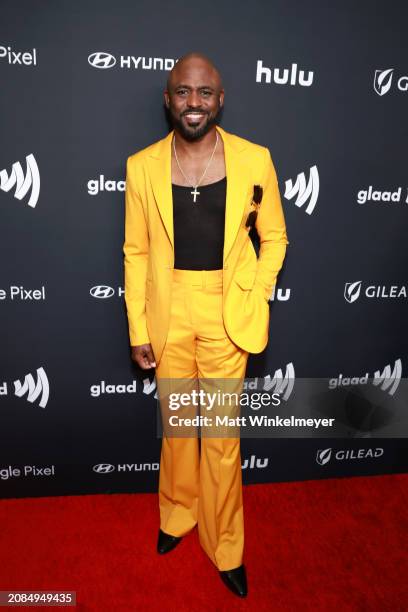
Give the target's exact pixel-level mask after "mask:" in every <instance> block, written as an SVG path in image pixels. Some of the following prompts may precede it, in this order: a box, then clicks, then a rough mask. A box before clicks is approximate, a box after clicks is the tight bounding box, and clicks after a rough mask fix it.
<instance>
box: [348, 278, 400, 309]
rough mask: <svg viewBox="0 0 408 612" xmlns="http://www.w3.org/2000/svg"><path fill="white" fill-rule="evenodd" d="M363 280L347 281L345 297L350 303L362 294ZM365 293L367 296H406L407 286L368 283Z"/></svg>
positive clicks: (382, 297)
mask: <svg viewBox="0 0 408 612" xmlns="http://www.w3.org/2000/svg"><path fill="white" fill-rule="evenodd" d="M362 282H363V281H355V282H353V283H346V284H345V286H344V298H345V300H346V301H347V302H348V303H349V304H352V303H353V302H355V301H356V300H358V298H359V297H360V295H361V288H362ZM363 295H364V296H365V297H367V298H381V299H388V298H406V297H407V288H406V286H405V285H401V286H400V287H399V286H398V285H391V286H390V287H386V286H385V285H368V286H367V287H366V288H365V290H364V291H363Z"/></svg>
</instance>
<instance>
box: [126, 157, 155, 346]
mask: <svg viewBox="0 0 408 612" xmlns="http://www.w3.org/2000/svg"><path fill="white" fill-rule="evenodd" d="M131 163H132V162H131V158H128V160H127V164H126V192H125V242H124V244H123V253H124V273H125V302H126V310H127V317H128V325H129V338H130V344H131V346H136V345H140V344H148V343H150V339H149V335H148V332H147V325H146V302H145V291H146V274H147V262H148V257H149V234H148V229H147V223H146V217H145V212H144V208H143V204H142V200H141V198H140V195H139V193H138V192H137V189H136V185H135V176H134V173H132V168H131ZM133 163H134V162H133Z"/></svg>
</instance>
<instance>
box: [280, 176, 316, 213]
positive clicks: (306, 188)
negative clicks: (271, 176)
mask: <svg viewBox="0 0 408 612" xmlns="http://www.w3.org/2000/svg"><path fill="white" fill-rule="evenodd" d="M319 185H320V183H319V172H318V170H317V166H312V167H311V168H310V169H309V180H308V182H307V184H306V177H305V173H304V172H301V173H300V174H298V175H297V178H296V181H295V183H293V182H292V179H288V180H287V181H285V194H284V197H285V198H286V199H287V200H291V199H292V198H294V197H296V200H295V205H296V206H298V207H299V208H301V207H302V206H303V205H304V204H305V203H306V202H307V200H309V203H308V205H307V206H306V208H305V212H306V213H307V214H308V215H311V214H312V212H313V209H314V207H315V206H316V202H317V198H318V196H319Z"/></svg>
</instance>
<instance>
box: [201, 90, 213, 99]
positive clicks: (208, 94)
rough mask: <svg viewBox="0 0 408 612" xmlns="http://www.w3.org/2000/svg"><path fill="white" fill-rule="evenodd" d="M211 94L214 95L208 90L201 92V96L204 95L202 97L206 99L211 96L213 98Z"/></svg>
mask: <svg viewBox="0 0 408 612" xmlns="http://www.w3.org/2000/svg"><path fill="white" fill-rule="evenodd" d="M211 93H212V92H211V91H209V90H208V89H204V90H203V91H202V92H201V95H202V96H204V97H205V98H208V97H209V96H211Z"/></svg>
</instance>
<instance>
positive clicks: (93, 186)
mask: <svg viewBox="0 0 408 612" xmlns="http://www.w3.org/2000/svg"><path fill="white" fill-rule="evenodd" d="M87 187H88V193H89V195H98V193H100V192H101V191H125V189H126V181H111V180H106V179H105V177H104V175H103V174H100V175H99V178H98V179H91V180H90V181H88V183H87Z"/></svg>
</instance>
